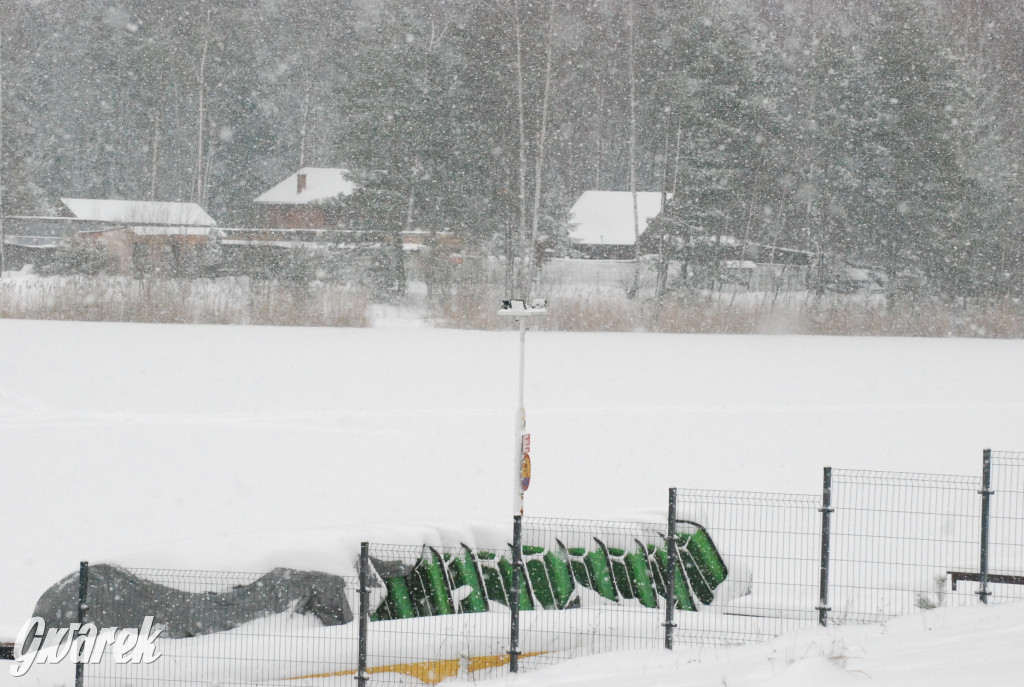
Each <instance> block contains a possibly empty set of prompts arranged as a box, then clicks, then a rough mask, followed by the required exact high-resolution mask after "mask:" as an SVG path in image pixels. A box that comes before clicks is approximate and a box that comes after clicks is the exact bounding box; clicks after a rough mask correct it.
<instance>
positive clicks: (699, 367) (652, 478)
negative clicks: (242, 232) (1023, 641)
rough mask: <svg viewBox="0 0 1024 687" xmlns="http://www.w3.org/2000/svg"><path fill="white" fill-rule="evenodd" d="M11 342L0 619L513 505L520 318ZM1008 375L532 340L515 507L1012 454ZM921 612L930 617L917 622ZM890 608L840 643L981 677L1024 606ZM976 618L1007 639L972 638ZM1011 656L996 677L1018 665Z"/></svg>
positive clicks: (636, 661) (982, 627)
mask: <svg viewBox="0 0 1024 687" xmlns="http://www.w3.org/2000/svg"><path fill="white" fill-rule="evenodd" d="M0 346H2V350H3V353H4V354H3V356H0V450H2V451H3V454H4V456H5V458H4V466H5V467H4V476H3V478H2V479H0V518H2V520H3V522H4V523H6V525H7V527H6V532H7V537H6V538H5V539H6V541H5V544H6V545H5V547H4V548H5V550H4V555H3V556H2V557H0V637H6V636H10V637H13V635H14V633H16V632H17V629H18V628H19V627H20V626H21V624H22V623H23V622H24V620H25V619H26V617H27V616H28V615H29V614H30V612H31V610H32V606H33V604H34V602H35V600H36V599H37V598H38V596H39V594H40V593H41V592H42V591H43V590H44V589H45V588H46V587H47V586H49V585H50V584H52V583H53V582H54V581H56V580H57V579H59V578H60V577H62V576H64V575H66V574H68V573H70V572H72V571H73V570H74V569H75V568H76V567H77V564H78V561H80V560H89V561H91V562H94V563H98V562H117V563H122V564H125V565H136V566H147V567H159V566H168V567H181V568H200V569H221V570H250V571H263V570H267V569H269V568H271V567H273V566H276V565H284V566H288V567H294V568H300V569H318V570H324V571H328V572H331V571H337V572H341V573H348V572H350V570H351V567H350V566H351V560H352V557H353V553H354V547H355V545H356V544H357V543H358V542H359V541H360V540H363V539H371V540H375V541H381V542H395V543H405V542H408V543H417V542H421V541H430V540H444V541H449V542H450V541H460V540H462V541H466V543H469V544H473V543H474V540H475V538H477V537H478V536H479V535H480V533H481V532H493V531H494V530H495V529H496V528H507V527H509V526H510V525H509V523H510V518H509V515H510V513H509V511H510V501H511V498H510V486H509V475H510V467H509V463H510V458H509V454H510V452H511V447H510V444H511V441H512V439H511V429H512V418H513V407H514V404H515V384H516V363H517V347H518V339H517V336H516V335H515V334H514V333H513V332H511V331H509V332H467V331H447V330H433V329H422V328H419V329H402V328H400V327H398V328H386V329H298V328H295V329H288V328H270V327H267V328H257V327H215V326H210V327H200V326H191V327H190V326H173V325H116V324H82V323H60V322H33V321H10V320H5V321H0ZM1022 382H1024V342H1021V341H990V340H953V339H945V340H935V339H873V338H859V339H847V338H813V337H785V336H778V337H754V336H750V337H714V336H682V335H654V334H642V335H641V334H566V333H547V332H536V333H531V334H530V335H528V342H527V390H526V406H527V416H528V420H529V426H530V431H531V432H532V436H533V440H532V444H533V451H532V454H531V455H532V457H533V481H532V483H531V487H530V491H529V494H528V496H527V503H526V508H527V514H533V515H548V516H566V517H574V516H596V517H601V518H630V517H641V518H645V519H656V520H660V519H661V518H663V517H664V515H663V514H664V508H665V501H666V490H667V488H668V487H670V486H679V487H705V488H718V489H745V490H748V489H755V490H770V491H771V490H774V491H784V492H797V493H809V494H813V493H816V492H818V491H819V490H820V481H821V468H822V466H823V465H826V464H829V465H833V466H835V467H845V468H864V469H885V470H911V471H923V472H948V473H959V474H977V473H978V472H979V469H980V462H981V450H982V449H983V448H986V447H993V448H1001V449H1010V450H1012V449H1021V448H1024V422H1022V418H1024V398H1022V391H1021V389H1024V384H1022ZM929 617H930V618H937V619H938V620H936V621H934V622H936V623H938V624H939V626H938V627H937V628H936V630H942V631H941V632H928V631H926V630H922V629H921V624H922V623H925V622H927V621H924V620H922V618H929ZM891 627H892V628H902V629H899V631H898V632H897V631H896V630H883V629H879V628H850V629H844V630H842V631H837V632H840V634H839V635H835V636H838V637H840V639H841V641H843V642H846V643H847V645H849V644H850V643H851V642H855V643H857V645H858V646H861V645H863V646H864V647H869V649H865V650H866V651H868V650H869V651H870V652H876V651H877V655H878V656H881V657H882V658H879V659H878V660H879V661H880V662H879V663H878V664H877V667H878V670H879V671H881V672H880V673H879V674H880V675H883V676H885V675H889V676H890V677H889V678H887V679H890V680H893V681H892V682H891V684H921V685H924V684H929V685H931V684H961V683H960V682H945V683H943V682H939V681H922V682H920V683H908V682H899V681H898V680H897V678H896V677H892V675H896V674H898V672H899V671H900V670H903V668H901V667H900V666H901V665H906V666H911V667H913V668H915V669H918V668H920V669H921V670H922V671H924V668H925V667H927V666H928V665H934V666H937V667H939V668H941V666H944V665H946V663H947V662H952V661H953V660H954V658H953V655H955V656H956V657H957V658H956V660H958V661H959V662H960V663H961V664H962V663H964V662H965V661H968V662H974V661H975V657H978V661H979V662H978V665H977V666H976V667H975V668H976V670H975V671H974V672H971V671H970V670H968V669H966V668H965V669H964V670H965V671H966V674H971V675H972V676H973V677H974V678H977V679H972V682H971V684H981V683H983V682H984V683H985V684H996V683H995V682H992V681H987V682H986V681H985V680H983V679H981V678H979V677H978V676H980V675H984V673H981V672H978V671H980V670H982V669H983V668H984V666H985V665H986V664H985V663H982V662H981V661H982V657H984V656H985V655H987V652H988V651H989V648H986V647H989V646H1000V642H1003V641H1004V640H1005V641H1006V642H1008V641H1010V640H1009V639H1007V638H1008V637H1012V638H1015V641H1016V643H1017V645H1019V641H1020V638H1021V636H1022V635H1021V632H1022V631H1024V611H1021V609H1018V608H1015V607H1009V606H1008V607H1001V608H999V609H997V610H991V609H977V610H972V609H946V610H943V611H941V612H940V613H939V614H922V615H920V616H915V617H914V618H907V619H905V620H900V621H896V622H895V623H893V624H891ZM964 628H976V630H977V631H976V632H974V633H973V634H974V635H978V636H986V637H988V639H986V640H985V641H986V642H988V641H990V640H991V641H992V642H994V643H993V644H991V645H990V644H988V643H983V642H982V640H981V639H977V638H975V639H970V638H968V639H967V640H964V641H966V642H967V644H966V648H964V649H963V650H961V645H959V644H954V643H953V637H954V635H955V634H956V632H957V630H958V629H964ZM884 633H890V634H892V635H894V636H900V637H903V636H906V637H907V639H906V641H905V642H904V643H905V644H906V646H907V647H908V648H907V651H912V650H914V651H916V650H917V649H914V647H918V648H919V649H920V652H919V653H920V654H921V655H920V656H917V655H916V654H915V656H917V657H916V658H913V660H911V658H907V657H906V656H903V657H901V655H900V653H899V652H900V651H901V649H900V648H899V644H898V643H896V642H892V641H891V639H892V637H891V636H890V634H884ZM831 637H833V635H831V634H828V635H824V634H815V633H813V632H812V633H809V634H808V633H802V634H800V635H798V636H797V637H796V638H792V637H790V638H783V639H780V640H777V641H776V643H774V644H772V645H770V646H769V647H764V646H762V647H748V648H740V649H731V650H729V651H728V652H726V651H724V650H711V649H704V650H701V651H697V650H690V649H686V650H679V651H677V652H676V653H674V654H672V655H671V656H667V655H660V654H657V653H651V654H622V655H616V656H606V657H601V658H597V659H590V660H588V661H587V662H584V663H582V664H580V663H576V662H573V663H572V664H566V665H564V666H561V667H557V668H554V669H551V670H550V671H542V672H540V673H534V674H533V675H528V676H525V677H524V678H523V681H524V683H529V684H562V683H563V682H564V683H567V684H569V683H572V682H573V681H578V680H581V679H582V678H581V677H580V676H581V675H590V677H591V678H592V680H591V681H589V682H587V681H586V680H584V681H583V682H586V683H587V684H599V678H600V679H606V680H607V681H608V682H609V684H610V681H611V679H612V677H609V676H615V675H617V676H618V678H619V680H620V682H617V684H620V683H621V680H623V679H624V678H623V677H622V671H631V672H630V674H631V675H636V676H637V680H638V681H642V682H643V683H644V684H658V683H659V682H672V683H673V684H680V680H683V681H684V682H683V684H691V683H687V682H685V680H689V679H691V677H690V676H691V675H697V674H700V675H704V676H705V678H707V679H704V680H703V681H698V682H693V683H692V684H719V683H720V682H721V681H722V680H720V679H718V678H713V677H712V673H713V672H714V671H715V670H721V671H726V672H724V673H722V678H723V679H725V681H726V684H729V685H733V684H772V682H771V681H772V680H778V681H779V682H777V684H797V685H799V684H804V683H802V682H800V681H799V680H801V679H804V677H806V676H807V675H810V676H811V677H808V678H806V679H807V680H808V682H807V684H812V683H813V684H818V683H816V682H813V680H815V679H816V680H818V681H819V682H820V681H821V680H826V679H827V680H833V677H834V676H832V677H830V676H831V675H832V673H830V672H829V671H833V672H835V670H837V669H836V662H835V661H829V660H828V655H829V650H822V651H819V652H818V653H817V654H815V653H814V651H811V650H808V651H810V653H808V651H805V650H804V649H803V648H800V647H805V646H812V645H816V643H817V644H822V643H823V642H826V641H832V640H831V639H829V638H831ZM936 637H945V639H935V638H936ZM993 637H994V639H993ZM958 641H959V640H958ZM801 642H802V643H801ZM971 642H974V644H972V643H971ZM792 647H797V648H796V649H793V652H795V653H792V655H787V651H789V648H792ZM871 647H874V648H871ZM798 649H799V650H798ZM772 651H775V652H776V654H772V653H771V652H772ZM1018 653H1019V652H1018ZM1006 654H1013V652H1012V651H1007V652H1006ZM1006 654H1004V655H1002V656H1001V657H999V658H997V659H993V660H995V661H996V663H997V664H998V665H999V666H1003V667H1004V668H1005V672H1002V673H999V672H998V670H1001V668H999V669H995V670H997V672H996V673H995V674H996V676H997V677H998V676H999V675H1002V676H1003V677H1010V676H1019V668H1020V665H1019V661H1020V660H1021V659H1020V658H1018V657H1017V654H1013V657H1009V656H1007V655H1006ZM805 655H807V656H809V658H808V659H807V660H791V659H792V658H793V656H795V657H796V658H798V659H802V658H803V657H804V656H805ZM773 656H775V658H773ZM815 656H817V657H818V658H814V657H815ZM822 656H824V658H822ZM874 656H875V654H874V653H871V655H870V656H867V657H866V658H865V659H864V660H865V661H867V662H868V664H870V663H871V661H872V660H874ZM922 656H923V657H922ZM723 657H725V658H724V659H723ZM766 658H768V659H770V660H767V661H766V660H765V659H766ZM696 659H699V661H700V663H699V664H693V663H691V662H690V661H692V660H696ZM726 659H727V660H726ZM722 660H726V662H725V663H722ZM1014 661H1017V662H1018V663H1017V664H1016V667H1017V670H1016V671H1014V670H1013V666H1014V665H1015V664H1014V663H1013V662H1014ZM694 665H697V666H698V667H696V668H694ZM851 665H852V664H851ZM715 666H717V667H715ZM787 666H788V667H787ZM849 667H850V666H849V665H848V668H849ZM854 667H855V669H856V670H863V671H864V673H866V674H871V669H870V668H871V665H869V666H868V667H863V668H856V666H854ZM703 670H709V671H712V673H701V672H699V671H703ZM641 672H643V676H641V675H640V674H641ZM926 672H927V671H924V672H923V673H922V674H924V673H926ZM937 674H940V675H941V676H942V679H947V677H948V676H950V675H955V674H957V673H956V672H955V671H954V670H953V669H952V668H950V670H949V671H942V670H937ZM39 675H40V676H43V675H44V673H42V672H41V673H39ZM727 675H728V676H732V677H727ZM852 675H853V677H849V679H856V678H857V674H856V673H853V674H852ZM787 676H788V677H787ZM802 676H804V677H802ZM3 679H9V678H0V680H3ZM581 684H582V682H581ZM838 684H841V683H838ZM883 684H886V683H884V682H883ZM963 684H967V683H963ZM1002 684H1010V683H1009V682H1004V683H1002Z"/></svg>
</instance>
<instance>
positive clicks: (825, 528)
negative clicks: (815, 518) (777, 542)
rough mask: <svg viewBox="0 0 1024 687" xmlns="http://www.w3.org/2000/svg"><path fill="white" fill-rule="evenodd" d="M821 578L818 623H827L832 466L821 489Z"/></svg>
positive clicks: (822, 624)
mask: <svg viewBox="0 0 1024 687" xmlns="http://www.w3.org/2000/svg"><path fill="white" fill-rule="evenodd" d="M818 510H819V511H820V512H821V578H820V579H819V581H818V591H819V597H818V605H817V606H816V607H815V608H817V609H818V623H819V624H820V625H821V626H822V627H825V626H826V625H828V612H829V611H831V610H832V609H831V608H829V605H828V567H829V557H830V556H829V554H830V552H831V547H832V531H831V524H832V510H833V509H832V468H825V476H824V479H823V484H822V491H821V508H819V509H818Z"/></svg>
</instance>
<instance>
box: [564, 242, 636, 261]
mask: <svg viewBox="0 0 1024 687" xmlns="http://www.w3.org/2000/svg"><path fill="white" fill-rule="evenodd" d="M572 250H574V251H576V252H577V253H578V254H579V256H580V257H581V258H584V259H587V260H633V259H634V258H636V249H635V248H634V247H633V246H622V245H611V244H592V243H577V244H575V245H573V247H572Z"/></svg>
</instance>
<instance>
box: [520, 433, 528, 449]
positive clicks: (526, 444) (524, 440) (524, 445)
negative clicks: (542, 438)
mask: <svg viewBox="0 0 1024 687" xmlns="http://www.w3.org/2000/svg"><path fill="white" fill-rule="evenodd" d="M520 450H521V451H522V452H523V453H529V452H530V435H529V434H524V435H523V447H522V448H521V449H520Z"/></svg>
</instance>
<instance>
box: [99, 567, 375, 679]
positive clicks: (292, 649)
mask: <svg viewBox="0 0 1024 687" xmlns="http://www.w3.org/2000/svg"><path fill="white" fill-rule="evenodd" d="M104 568H109V566H94V567H92V568H90V574H89V589H88V593H87V597H86V598H87V600H88V604H89V610H88V612H87V614H86V620H87V621H90V622H94V623H97V625H98V626H100V627H110V626H112V625H118V626H121V627H124V626H126V623H125V622H124V621H123V620H121V621H117V619H118V618H121V619H125V618H133V619H134V620H133V621H132V623H131V625H128V626H134V627H139V625H140V624H141V620H140V618H141V617H142V616H147V615H152V616H154V617H155V623H156V624H155V625H154V627H163V628H164V631H163V633H162V635H161V636H160V637H159V638H158V639H157V640H156V642H155V646H156V649H157V651H159V652H160V653H161V654H162V656H161V657H160V658H159V659H158V660H156V661H155V662H153V663H152V664H150V665H142V664H140V665H135V664H119V663H116V662H115V661H114V659H113V651H112V650H111V649H109V648H108V650H107V651H105V652H104V657H103V661H102V662H101V663H99V664H93V665H86V666H84V668H85V671H84V684H85V687H126V686H127V685H132V686H134V687H144V686H145V685H161V686H165V685H172V684H189V685H196V684H200V685H203V684H205V685H222V686H223V685H253V684H257V683H267V682H274V681H287V684H289V685H295V686H296V687H299V686H303V685H304V686H314V685H324V684H326V683H328V682H330V681H331V680H336V679H337V678H338V677H339V676H344V675H354V674H355V669H356V659H357V630H358V628H357V623H355V622H352V620H353V616H352V614H351V612H350V611H354V610H356V609H358V589H359V585H358V579H357V578H354V577H335V576H320V575H319V574H316V573H313V574H310V573H301V572H298V571H286V570H280V569H279V570H275V571H273V572H272V573H269V574H266V575H262V574H258V573H239V572H199V571H185V570H157V569H124V568H119V569H116V570H114V571H111V570H109V569H108V570H104ZM307 576H310V577H307ZM311 576H316V579H315V580H313V579H312V577H311ZM301 589H308V590H311V591H308V592H306V591H299V592H298V593H297V594H294V595H293V596H294V597H295V598H294V599H291V598H289V597H288V592H289V591H290V592H295V591H296V590H301ZM285 590H288V591H285ZM275 604H276V605H277V611H276V612H275ZM267 609H270V610H269V611H268V610H267ZM346 609H348V610H346ZM246 617H251V618H252V619H249V620H245V619H244V618H246ZM112 621H117V622H112ZM325 622H326V623H342V624H325Z"/></svg>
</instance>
